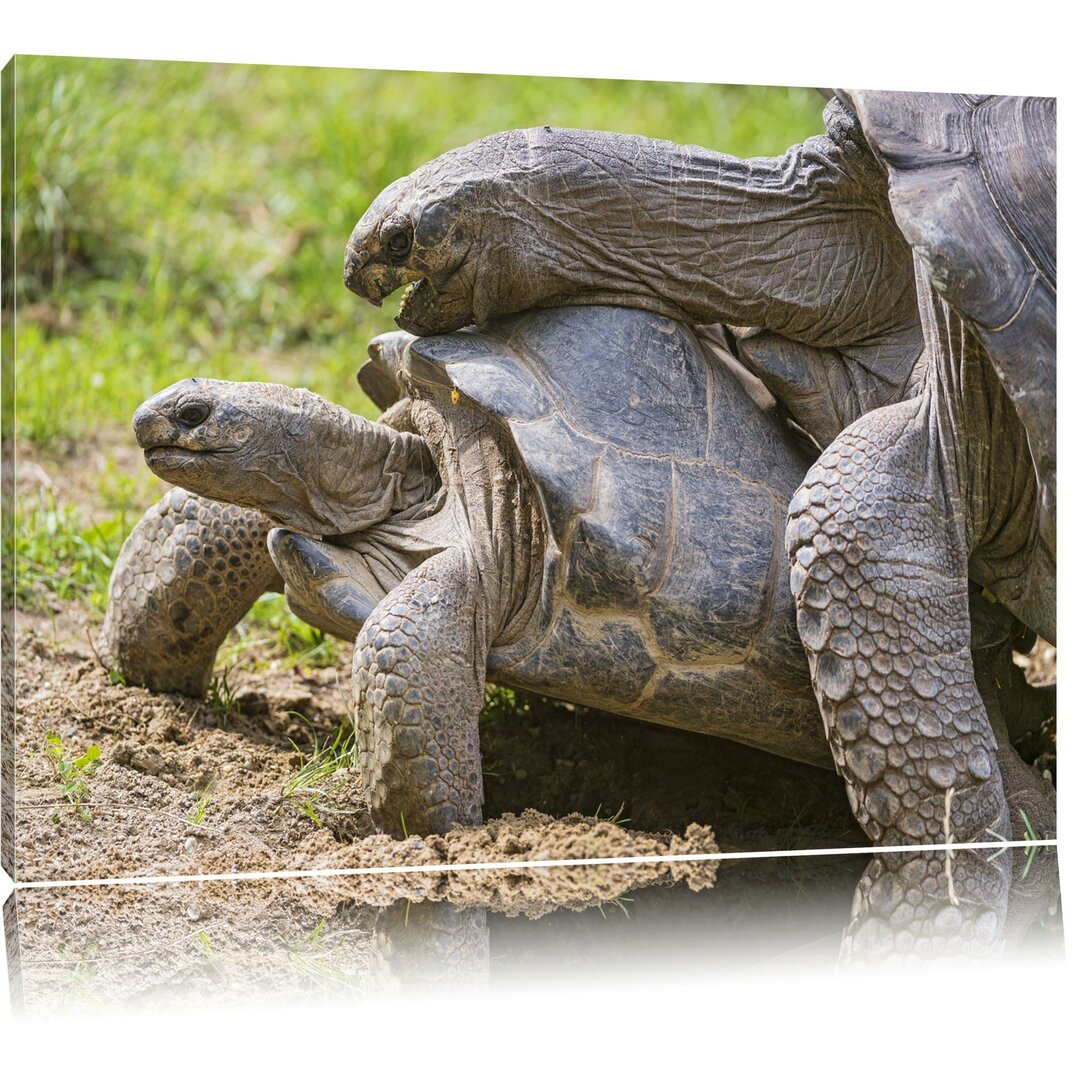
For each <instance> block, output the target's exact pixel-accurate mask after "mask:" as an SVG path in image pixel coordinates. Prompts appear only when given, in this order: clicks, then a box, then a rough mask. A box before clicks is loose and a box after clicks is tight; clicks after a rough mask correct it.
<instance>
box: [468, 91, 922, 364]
mask: <svg viewBox="0 0 1080 1080" xmlns="http://www.w3.org/2000/svg"><path fill="white" fill-rule="evenodd" d="M829 119H830V121H831V122H830V134H828V135H823V136H817V137H814V138H811V139H809V140H807V141H806V142H805V143H803V144H801V145H799V146H795V147H793V148H792V149H791V150H789V151H788V152H787V153H786V154H784V155H782V156H780V157H775V158H755V159H749V160H742V159H739V158H735V157H731V156H729V155H725V154H719V153H715V152H713V151H711V150H706V149H702V148H700V147H693V146H679V145H676V144H674V143H669V142H664V141H660V140H654V139H646V138H641V137H638V136H629V135H617V134H614V133H610V132H589V131H567V130H553V129H549V128H537V129H531V130H527V131H515V132H507V133H505V134H504V135H501V136H497V137H494V138H493V139H492V140H490V142H491V143H492V145H491V147H490V151H489V152H490V153H491V155H493V156H494V155H495V154H496V153H498V154H500V155H501V163H500V164H499V166H498V168H497V169H495V170H494V171H493V173H492V177H491V179H490V181H489V183H488V186H487V190H486V192H485V194H484V196H483V197H482V202H483V206H482V209H481V211H480V213H481V216H482V221H481V222H480V224H479V237H478V246H479V247H480V249H481V250H482V252H483V258H484V259H485V260H488V263H489V269H488V271H487V272H484V271H483V270H481V271H480V272H478V273H477V274H476V284H475V285H474V297H473V306H474V315H475V316H476V321H482V320H483V318H484V317H486V316H487V315H489V314H500V313H504V312H508V311H516V310H523V309H525V308H528V307H535V306H555V305H562V304H573V303H597V302H615V303H620V304H625V305H628V306H636V307H643V308H648V309H651V310H655V311H657V312H659V313H661V314H664V315H669V316H672V317H675V318H679V319H681V320H683V321H686V322H690V323H697V324H708V323H717V322H719V323H726V324H729V325H736V326H759V327H765V328H767V329H769V330H772V331H774V332H777V333H780V334H783V335H784V336H785V337H788V338H791V339H793V340H795V341H799V342H802V343H804V344H808V345H813V346H815V347H818V348H828V347H835V348H843V347H846V346H851V345H866V344H873V343H879V342H884V343H888V342H891V341H893V340H894V339H897V338H898V337H902V338H903V339H904V342H905V344H904V348H905V349H906V350H907V351H908V352H910V351H911V330H912V328H913V327H915V326H916V325H917V311H916V305H915V294H914V282H913V274H912V260H911V250H910V247H909V246H908V245H907V243H906V242H905V241H904V239H903V237H902V235H901V234H900V232H899V230H898V229H897V228H896V225H895V223H894V221H893V218H892V214H891V211H890V209H889V204H888V191H887V182H886V179H885V176H884V173H883V172H882V170H881V169H880V168H879V167H878V165H877V163H876V161H875V160H874V159H873V157H872V155H871V154H870V152H869V150H868V149H867V148H866V147H865V145H863V144H862V142H861V139H858V138H857V137H856V134H853V131H852V128H853V124H852V122H851V120H850V117H849V114H847V113H846V111H845V110H843V107H842V106H840V105H839V104H838V103H833V105H832V106H831V113H830V114H829ZM845 125H846V126H845ZM855 131H856V132H857V129H855ZM916 354H917V350H916ZM911 359H912V360H913V359H914V357H913V356H912V357H911Z"/></svg>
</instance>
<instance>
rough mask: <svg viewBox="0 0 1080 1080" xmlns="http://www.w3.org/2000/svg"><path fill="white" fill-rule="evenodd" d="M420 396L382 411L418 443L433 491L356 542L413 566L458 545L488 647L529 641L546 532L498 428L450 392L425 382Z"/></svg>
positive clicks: (526, 481)
mask: <svg viewBox="0 0 1080 1080" xmlns="http://www.w3.org/2000/svg"><path fill="white" fill-rule="evenodd" d="M421 394H422V396H420V395H418V396H417V397H415V398H412V399H408V400H407V401H405V402H399V403H398V405H396V406H394V407H393V409H392V410H390V411H389V412H388V413H387V414H386V415H387V417H388V418H389V417H390V414H391V413H395V416H394V418H393V422H394V424H395V427H398V428H400V429H407V430H410V431H415V432H416V433H417V435H418V436H419V437H420V438H422V439H423V441H424V443H425V444H426V445H427V446H428V448H429V449H430V452H431V456H432V458H433V460H434V461H435V465H436V467H437V469H438V472H439V475H440V477H441V479H442V486H441V487H440V489H439V491H438V493H437V495H436V496H435V497H434V498H432V499H431V500H430V502H429V503H428V504H426V505H425V506H420V507H418V508H417V509H416V510H415V511H412V512H410V513H407V514H404V515H399V516H396V517H394V518H391V519H390V520H388V521H386V522H384V523H382V524H380V525H377V526H375V527H374V528H372V529H370V530H369V531H368V532H367V533H366V534H365V535H364V537H362V538H358V539H360V540H362V541H363V542H365V543H366V544H367V546H368V547H369V548H370V547H371V546H372V545H377V546H379V547H381V548H383V551H384V553H383V555H382V556H381V557H382V558H384V559H385V558H386V557H387V556H386V552H387V551H389V550H391V549H393V550H394V551H396V552H402V553H412V554H413V558H412V560H411V563H412V565H418V563H419V561H422V558H420V559H417V558H416V555H418V554H419V555H422V557H423V558H427V557H430V556H431V555H434V554H436V553H437V552H438V551H441V550H444V549H446V548H447V547H450V546H457V547H461V548H463V549H465V550H466V551H467V552H468V553H469V555H470V562H471V563H472V565H473V567H474V569H475V572H476V575H477V581H478V585H479V590H478V593H477V595H478V596H479V597H480V598H481V602H482V603H484V604H485V605H486V611H485V612H484V617H483V618H482V619H481V620H480V625H484V626H485V627H486V628H487V634H486V637H487V639H488V640H487V646H488V647H489V648H490V647H492V646H498V647H506V646H511V645H513V644H514V643H515V642H518V641H520V640H522V639H523V638H526V637H528V636H529V634H530V633H531V632H532V631H534V630H535V627H536V624H537V620H538V618H539V603H538V600H539V596H540V589H541V585H542V580H543V566H544V545H545V542H546V535H547V534H546V530H545V526H544V517H543V511H542V510H541V508H540V504H539V500H538V498H537V496H536V493H535V491H534V489H533V487H532V482H531V480H530V479H529V476H528V471H527V470H526V468H525V466H524V465H523V463H522V462H521V460H520V458H519V457H518V454H517V451H516V449H515V448H514V446H513V442H512V440H511V438H510V436H509V433H508V432H507V431H506V430H505V429H504V428H503V427H502V425H501V424H499V423H498V422H497V421H495V420H493V419H492V418H491V416H490V415H489V414H487V413H485V412H484V411H482V410H481V409H480V408H478V407H477V406H476V405H474V404H472V403H471V402H470V401H469V400H468V399H467V398H464V397H462V398H460V399H459V400H458V401H457V402H452V401H451V397H450V388H449V387H438V388H436V387H432V386H430V385H427V386H424V387H423V388H422V390H421ZM406 558H407V556H406ZM399 559H400V556H399ZM400 561H402V562H403V563H404V562H405V560H400ZM412 565H409V566H408V569H411V568H412Z"/></svg>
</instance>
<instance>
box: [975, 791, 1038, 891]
mask: <svg viewBox="0 0 1080 1080" xmlns="http://www.w3.org/2000/svg"><path fill="white" fill-rule="evenodd" d="M1020 817H1021V818H1022V819H1023V822H1024V839H1025V840H1026V841H1027V844H1025V845H1024V854H1025V855H1026V856H1027V862H1026V863H1025V864H1024V872H1023V873H1022V874H1021V875H1020V877H1021V878H1022V879H1026V878H1027V876H1028V874H1030V873H1031V866H1032V863H1034V862H1035V856H1036V855H1038V853H1039V849H1038V847H1036V846H1035V844H1034V843H1033V841H1035V840H1041V839H1042V837H1040V836H1039V834H1038V833H1037V832H1036V831H1035V826H1034V825H1032V824H1031V818H1029V817H1028V816H1027V814H1026V813H1025V812H1024V810H1023V808H1020ZM986 831H987V832H988V833H989V834H990V835H991V836H992V837H993V838H994V839H995V840H1000V841H1001V842H1002V843H1003V844H1004V843H1005V842H1006V841H1005V837H1004V836H1002V835H1001V833H999V832H995V831H994V830H993V829H987V830H986ZM1006 850H1007V849H1006V848H1004V847H1000V848H998V850H997V851H995V852H994V854H993V855H991V856H989V858H988V859H987V862H993V861H994V860H995V859H996V858H997V857H998V856H999V855H1000V854H1001V853H1002V852H1003V851H1006Z"/></svg>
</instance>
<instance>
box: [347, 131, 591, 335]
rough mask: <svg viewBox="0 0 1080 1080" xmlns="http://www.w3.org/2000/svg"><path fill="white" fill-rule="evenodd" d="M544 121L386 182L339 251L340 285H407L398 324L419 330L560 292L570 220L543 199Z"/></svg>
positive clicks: (552, 140) (379, 292)
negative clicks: (342, 280) (342, 274)
mask: <svg viewBox="0 0 1080 1080" xmlns="http://www.w3.org/2000/svg"><path fill="white" fill-rule="evenodd" d="M558 142H559V139H558V135H557V133H553V131H552V129H550V128H535V129H529V130H525V131H507V132H502V133H500V134H498V135H490V136H487V137H486V138H483V139H478V140H476V141H475V142H473V143H470V144H469V145H467V146H463V147H461V148H459V149H457V150H451V151H449V152H448V153H445V154H443V155H442V156H441V157H438V158H435V159H434V160H433V161H429V162H428V163H427V164H425V165H422V166H421V167H420V168H418V169H417V170H416V171H415V172H413V173H411V174H410V175H408V176H405V177H403V178H402V179H400V180H396V181H395V182H394V183H392V184H391V185H390V186H389V187H387V188H385V189H384V190H383V191H382V193H381V194H380V195H378V197H377V198H376V199H375V201H374V202H373V203H372V204H371V206H370V207H369V209H368V210H367V212H366V213H365V214H364V216H363V217H362V218H361V219H360V221H359V222H358V223H357V225H356V228H355V229H354V230H353V232H352V235H351V237H350V238H349V242H348V245H347V247H346V249H345V285H346V287H347V288H349V289H351V290H352V291H353V292H355V293H356V294H357V295H359V296H362V297H364V299H366V300H368V301H370V302H371V303H373V304H376V305H379V304H381V303H382V301H383V300H384V299H385V298H386V297H387V296H389V295H390V294H391V293H392V292H395V291H396V290H397V289H399V288H401V286H403V285H407V286H408V289H407V290H406V292H405V295H404V296H403V298H402V302H401V310H400V312H399V313H398V316H397V323H398V325H399V326H400V327H401V328H402V329H404V330H408V331H409V332H410V333H413V334H418V335H429V334H445V333H449V332H451V331H453V330H457V329H460V328H461V327H463V326H467V325H470V324H471V325H480V324H482V323H484V322H486V321H487V320H488V319H489V318H490V317H491V316H493V315H502V314H507V313H510V312H513V311H521V310H524V309H526V308H529V307H534V306H536V305H538V304H540V303H543V302H547V301H550V299H551V297H552V296H554V295H557V294H559V293H560V292H564V291H566V289H565V281H564V278H565V272H564V271H561V270H560V269H559V268H560V267H561V266H562V265H564V264H566V263H567V262H568V260H567V259H566V257H565V250H566V245H568V244H571V243H572V242H573V235H572V227H571V226H569V225H568V224H567V223H565V222H562V221H561V219H560V214H559V212H558V207H557V206H556V207H555V208H554V210H553V212H549V211H551V210H552V207H550V206H548V205H545V202H544V199H543V197H542V194H543V193H542V192H541V191H538V190H535V189H536V188H537V187H538V185H539V186H540V187H542V188H543V192H544V193H546V194H547V195H548V196H549V197H553V196H552V192H551V190H549V189H551V188H552V187H554V188H555V189H556V190H557V191H558V192H559V193H560V196H561V194H562V193H563V192H562V188H561V187H560V185H559V183H557V182H555V183H554V184H552V183H549V182H548V179H547V177H546V171H547V170H549V169H550V154H551V151H552V148H553V146H555V145H557V144H558Z"/></svg>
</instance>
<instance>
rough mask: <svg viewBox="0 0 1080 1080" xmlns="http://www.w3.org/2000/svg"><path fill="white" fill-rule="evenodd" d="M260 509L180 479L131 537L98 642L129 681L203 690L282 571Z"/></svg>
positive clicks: (120, 557)
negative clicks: (235, 631) (188, 486)
mask: <svg viewBox="0 0 1080 1080" xmlns="http://www.w3.org/2000/svg"><path fill="white" fill-rule="evenodd" d="M272 527H273V526H272V524H271V522H270V520H269V519H268V518H266V517H264V516H263V515H262V514H260V513H259V512H258V511H256V510H246V509H243V508H241V507H239V506H232V505H230V504H228V503H220V502H215V501H214V500H213V499H204V498H201V497H200V496H198V495H192V494H190V493H189V492H187V491H184V490H183V489H182V488H173V489H172V490H171V491H170V492H168V493H167V494H166V495H165V496H164V497H163V498H162V499H161V500H160V501H159V502H158V503H156V504H155V505H154V506H152V507H151V508H150V509H149V510H147V512H146V513H145V514H144V515H143V517H142V519H141V520H140V521H139V523H138V524H137V525H136V526H135V528H134V529H133V530H132V533H131V535H130V536H129V537H128V538H127V540H126V541H125V542H124V546H123V547H122V548H121V549H120V554H119V555H118V556H117V559H116V565H115V566H114V567H113V572H112V577H111V579H110V580H109V603H108V609H107V610H106V613H105V622H104V624H103V625H102V628H101V637H100V639H99V645H98V652H99V654H100V655H101V658H102V660H103V661H104V662H105V663H106V664H107V665H109V666H110V667H115V668H116V669H118V670H119V671H120V673H121V674H122V675H123V676H124V678H125V679H127V680H128V682H131V683H136V684H138V685H141V686H145V687H147V688H148V689H150V690H156V691H159V692H165V693H169V692H178V693H181V694H190V695H191V696H192V697H199V696H201V695H202V693H203V691H204V690H205V689H206V684H207V683H208V682H209V680H210V674H211V672H212V671H213V667H214V658H215V656H216V655H217V651H218V647H219V646H220V645H221V643H222V641H224V640H225V635H226V634H228V632H229V631H230V630H231V629H232V628H233V627H234V626H235V625H236V624H237V622H239V621H240V619H241V618H243V616H244V613H245V612H246V611H247V610H248V609H249V608H250V607H251V605H252V604H253V603H254V602H255V600H257V599H258V598H259V596H260V595H261V594H262V593H264V592H266V591H267V590H280V589H281V578H280V577H279V576H278V572H277V570H276V569H274V564H273V563H272V562H271V561H270V554H269V552H268V551H267V549H266V537H267V533H268V532H269V531H270V529H271V528H272Z"/></svg>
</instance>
